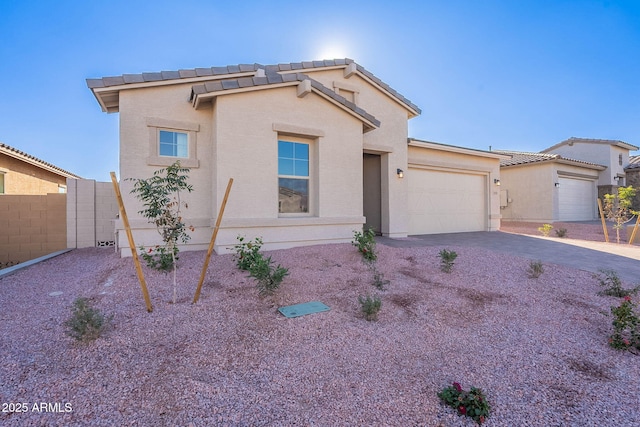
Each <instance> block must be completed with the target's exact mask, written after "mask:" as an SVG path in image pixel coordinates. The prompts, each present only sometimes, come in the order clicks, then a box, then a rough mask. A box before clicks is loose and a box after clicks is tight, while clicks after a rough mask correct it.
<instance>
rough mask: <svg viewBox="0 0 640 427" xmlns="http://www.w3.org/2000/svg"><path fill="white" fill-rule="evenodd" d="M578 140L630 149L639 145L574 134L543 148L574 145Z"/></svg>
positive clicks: (548, 149) (551, 148) (546, 150)
mask: <svg viewBox="0 0 640 427" xmlns="http://www.w3.org/2000/svg"><path fill="white" fill-rule="evenodd" d="M576 142H583V143H589V144H609V145H616V146H618V147H621V148H626V149H628V150H632V151H633V150H637V149H638V147H636V146H635V145H631V144H629V143H627V142H624V141H620V140H617V139H597V138H576V137H575V136H572V137H571V138H569V139H565V140H564V141H561V142H559V143H557V144H556V145H554V146H552V147H549V148H546V149H544V150H542V152H543V153H546V152H549V151H551V150H554V149H556V148H558V147H561V146H563V145H573V144H574V143H576Z"/></svg>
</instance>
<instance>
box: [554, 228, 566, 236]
mask: <svg viewBox="0 0 640 427" xmlns="http://www.w3.org/2000/svg"><path fill="white" fill-rule="evenodd" d="M556 236H558V237H566V236H567V229H566V228H560V229H558V230H556Z"/></svg>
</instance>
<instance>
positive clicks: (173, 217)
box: [131, 161, 193, 304]
mask: <svg viewBox="0 0 640 427" xmlns="http://www.w3.org/2000/svg"><path fill="white" fill-rule="evenodd" d="M188 173H189V169H188V168H182V167H180V162H179V161H178V162H175V163H174V164H172V165H171V166H169V167H167V168H166V169H160V170H157V171H155V172H154V173H153V176H152V177H151V178H148V179H134V180H133V181H135V183H134V186H133V189H132V190H131V193H133V194H135V196H136V197H137V198H138V200H140V201H141V202H142V203H143V206H144V209H143V210H141V211H139V213H140V214H141V215H142V216H144V217H145V218H147V219H148V220H149V222H150V223H151V224H154V225H155V226H156V228H157V230H158V233H159V234H160V236H161V237H162V240H163V242H164V245H163V246H156V247H154V248H149V249H148V250H147V249H145V248H144V247H141V248H140V250H141V252H142V254H141V256H142V258H143V259H144V260H145V261H146V262H147V265H149V267H152V268H155V269H158V270H165V271H167V270H169V269H173V303H174V304H175V303H176V298H177V285H176V270H177V266H176V260H177V259H178V252H179V250H178V241H180V242H182V243H187V242H188V241H189V239H190V238H191V236H189V234H187V228H189V229H190V230H191V231H193V227H187V226H186V225H185V223H184V222H183V220H182V215H181V213H180V209H181V208H182V207H183V206H184V207H185V208H187V207H188V206H187V204H186V203H184V202H182V201H181V200H180V193H181V192H183V191H187V192H191V191H193V187H192V186H191V185H189V184H188V183H187V179H188V178H189V176H188ZM132 249H133V248H132ZM134 250H135V249H134Z"/></svg>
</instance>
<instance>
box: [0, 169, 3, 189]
mask: <svg viewBox="0 0 640 427" xmlns="http://www.w3.org/2000/svg"><path fill="white" fill-rule="evenodd" d="M0 194H4V172H2V171H0Z"/></svg>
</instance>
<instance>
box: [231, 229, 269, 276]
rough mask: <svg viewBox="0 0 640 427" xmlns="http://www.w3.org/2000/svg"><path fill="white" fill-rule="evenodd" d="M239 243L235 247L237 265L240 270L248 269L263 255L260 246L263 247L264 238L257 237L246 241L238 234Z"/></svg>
mask: <svg viewBox="0 0 640 427" xmlns="http://www.w3.org/2000/svg"><path fill="white" fill-rule="evenodd" d="M237 239H238V244H237V245H235V246H234V247H233V249H235V251H236V254H235V255H234V259H235V261H236V266H237V267H238V268H239V269H240V270H244V271H248V270H249V269H250V268H251V265H252V264H253V263H254V262H255V261H256V260H257V259H258V258H260V257H262V255H261V254H260V248H262V239H261V238H260V237H256V238H255V239H254V240H252V241H251V240H250V241H248V242H245V241H244V237H241V236H238V237H237Z"/></svg>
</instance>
